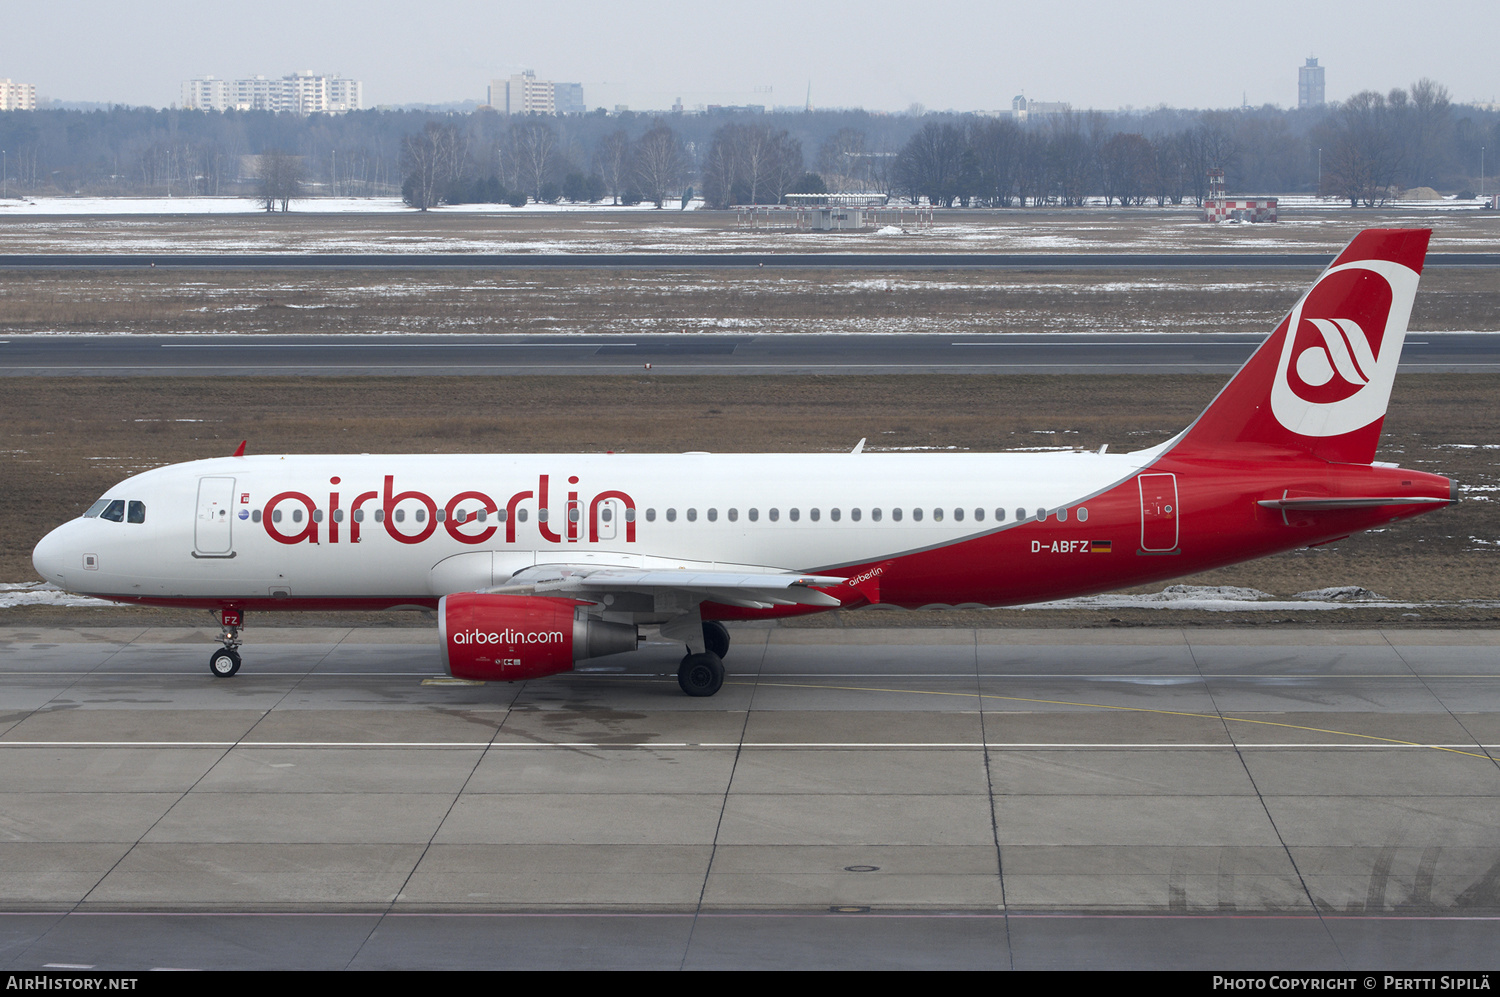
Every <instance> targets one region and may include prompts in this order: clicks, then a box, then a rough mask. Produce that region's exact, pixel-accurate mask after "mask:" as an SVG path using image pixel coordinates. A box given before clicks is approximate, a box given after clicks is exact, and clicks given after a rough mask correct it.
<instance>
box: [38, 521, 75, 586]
mask: <svg viewBox="0 0 1500 997" xmlns="http://www.w3.org/2000/svg"><path fill="white" fill-rule="evenodd" d="M64 529H65V528H64V527H61V526H59V527H58V528H57V529H55V530H53V531H52V532H51V533H49V534H47V535H46V536H45V537H42V539H41V540H40V541H39V542H38V543H37V545H36V546H35V547H33V548H32V550H31V566H32V567H34V568H36V573H37V574H39V575H41V576H42V577H43V578H45V579H46V580H47V581H49V582H51V583H52V584H54V585H56V586H58V587H59V588H67V587H68V586H67V581H66V574H65V573H66V570H67V568H68V566H69V562H68V545H67V541H66V540H65V539H64V538H63V536H62V533H63V530H64Z"/></svg>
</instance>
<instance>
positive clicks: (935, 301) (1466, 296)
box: [0, 267, 1500, 336]
mask: <svg viewBox="0 0 1500 997" xmlns="http://www.w3.org/2000/svg"><path fill="white" fill-rule="evenodd" d="M1314 276H1315V274H1314V273H1312V272H1311V271H1308V272H1304V271H1301V270H1293V271H1288V270H1284V269H1283V270H1239V269H1236V270H1227V271H1212V270H1208V269H1204V270H1201V271H1198V270H1182V271H1169V272H1165V273H1163V272H1160V271H1142V270H1124V269H1122V270H1089V271H1047V272H1016V271H995V270H937V271H929V270H923V271H902V272H897V273H893V274H877V273H870V272H865V271H849V270H823V271H800V270H799V271H781V272H773V273H765V272H755V273H750V272H733V271H729V272H725V271H701V270H699V271H684V272H661V271H613V270H570V271H556V270H522V271H498V272H497V271H396V272H389V273H371V272H369V271H343V270H335V271H318V270H284V271H254V272H245V271H238V272H236V271H228V272H226V271H203V272H199V271H190V272H178V271H165V270H149V269H148V270H133V271H114V270H109V271H98V270H92V271H91V270H42V271H12V272H8V273H3V274H0V336H7V335H10V336H13V335H23V334H28V333H84V334H106V333H108V334H118V333H152V334H168V333H254V334H284V333H323V334H336V333H391V332H402V333H447V334H454V333H490V334H496V333H520V334H562V335H567V334H581V335H586V336H600V335H610V334H623V335H645V334H649V333H664V332H691V333H703V332H726V333H744V334H769V333H914V332H927V333H940V334H953V335H973V334H977V333H1037V332H1053V333H1057V332H1094V333H1100V332H1102V333H1129V332H1147V331H1151V332H1162V331H1180V332H1236V333H1264V332H1269V331H1270V329H1271V328H1272V326H1273V325H1274V324H1275V323H1276V322H1277V321H1278V320H1279V319H1280V318H1281V316H1282V315H1284V314H1285V313H1286V311H1287V309H1288V308H1290V307H1291V305H1292V304H1293V303H1294V302H1295V301H1296V299H1297V297H1298V296H1299V295H1300V294H1301V293H1302V291H1303V290H1305V289H1306V287H1307V285H1308V283H1309V282H1310V281H1311V279H1312V278H1313V277H1314ZM1411 327H1412V329H1413V330H1417V331H1423V330H1436V331H1443V330H1494V329H1500V274H1497V273H1496V271H1495V269H1494V268H1479V267H1460V268H1453V267H1445V268H1435V269H1432V270H1429V271H1428V273H1427V274H1426V276H1424V277H1423V279H1422V288H1421V291H1420V293H1419V294H1418V295H1417V303H1416V308H1415V310H1414V312H1413V314H1412V324H1411Z"/></svg>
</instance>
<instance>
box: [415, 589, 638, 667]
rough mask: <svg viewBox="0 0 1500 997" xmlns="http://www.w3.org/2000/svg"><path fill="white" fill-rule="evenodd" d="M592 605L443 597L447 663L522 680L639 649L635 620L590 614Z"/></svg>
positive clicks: (441, 608) (526, 598)
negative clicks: (598, 617) (621, 620)
mask: <svg viewBox="0 0 1500 997" xmlns="http://www.w3.org/2000/svg"><path fill="white" fill-rule="evenodd" d="M586 605H587V604H586V603H581V602H578V601H576V600H574V599H554V598H548V597H545V596H532V595H481V594H477V593H473V592H459V593H455V594H453V595H448V596H444V597H443V598H442V599H440V600H439V601H438V635H439V637H440V638H441V639H442V642H443V663H444V664H446V665H447V666H448V673H449V674H450V675H452V676H453V677H454V678H461V679H479V680H486V681H501V682H516V681H520V680H522V679H534V678H541V677H542V676H543V675H555V674H557V673H558V672H566V671H571V670H572V668H573V662H575V661H581V660H583V659H584V658H597V657H599V656H600V655H602V654H617V653H619V652H621V651H634V650H635V648H636V643H637V636H636V628H635V627H634V626H633V625H631V624H629V623H607V622H605V621H603V620H595V619H590V618H589V616H588V613H587V612H586V611H585V609H584V607H585V606H586Z"/></svg>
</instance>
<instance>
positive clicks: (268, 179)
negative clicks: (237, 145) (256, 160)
mask: <svg viewBox="0 0 1500 997" xmlns="http://www.w3.org/2000/svg"><path fill="white" fill-rule="evenodd" d="M303 176H304V170H303V167H302V159H301V157H300V156H293V155H292V154H291V153H289V152H284V151H282V150H281V149H268V150H266V151H265V152H263V153H261V154H260V169H259V170H258V177H259V180H260V193H259V198H260V203H261V206H262V207H263V208H265V209H266V210H267V211H275V210H276V208H277V206H278V205H279V206H280V207H281V210H282V211H286V210H288V209H289V208H290V207H291V202H292V199H293V198H295V197H301V196H302V178H303Z"/></svg>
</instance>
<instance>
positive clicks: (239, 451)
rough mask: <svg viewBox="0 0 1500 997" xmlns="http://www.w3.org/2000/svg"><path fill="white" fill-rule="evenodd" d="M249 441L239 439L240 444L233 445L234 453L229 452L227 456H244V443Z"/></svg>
mask: <svg viewBox="0 0 1500 997" xmlns="http://www.w3.org/2000/svg"><path fill="white" fill-rule="evenodd" d="M249 442H250V441H249V440H240V445H239V446H237V447H235V448H234V453H232V454H230V455H229V456H231V457H243V456H245V444H246V443H249Z"/></svg>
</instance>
